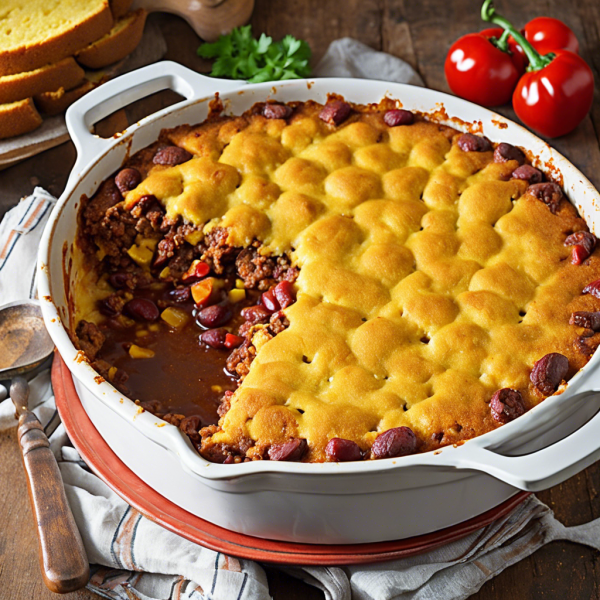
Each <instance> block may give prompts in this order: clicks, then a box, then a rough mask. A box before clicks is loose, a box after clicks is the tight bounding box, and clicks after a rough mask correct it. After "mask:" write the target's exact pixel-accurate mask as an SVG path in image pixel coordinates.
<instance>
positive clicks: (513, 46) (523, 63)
mask: <svg viewBox="0 0 600 600" xmlns="http://www.w3.org/2000/svg"><path fill="white" fill-rule="evenodd" d="M503 33H504V29H502V27H491V28H490V29H484V30H483V31H480V32H479V35H483V36H484V37H486V38H488V39H490V38H495V39H497V40H499V39H500V38H501V37H502V34H503ZM507 44H508V49H509V50H510V52H511V55H510V58H511V60H512V61H513V63H514V65H515V67H517V71H519V73H525V68H526V67H527V57H526V56H525V52H523V48H521V46H519V44H517V42H515V40H514V39H513V37H512V35H509V36H508V40H507Z"/></svg>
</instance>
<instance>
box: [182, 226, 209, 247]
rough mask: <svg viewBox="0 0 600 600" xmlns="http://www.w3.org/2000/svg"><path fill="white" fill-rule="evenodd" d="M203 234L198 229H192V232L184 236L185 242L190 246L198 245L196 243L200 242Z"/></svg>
mask: <svg viewBox="0 0 600 600" xmlns="http://www.w3.org/2000/svg"><path fill="white" fill-rule="evenodd" d="M203 237H204V234H203V233H202V232H201V231H199V230H198V229H194V231H190V233H188V234H187V235H185V236H184V239H185V241H186V242H187V243H188V244H191V245H192V246H195V245H196V244H198V242H201V241H202V238H203Z"/></svg>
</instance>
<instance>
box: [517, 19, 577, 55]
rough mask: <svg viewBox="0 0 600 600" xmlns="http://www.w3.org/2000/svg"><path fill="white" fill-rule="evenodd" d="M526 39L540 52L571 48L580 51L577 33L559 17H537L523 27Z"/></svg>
mask: <svg viewBox="0 0 600 600" xmlns="http://www.w3.org/2000/svg"><path fill="white" fill-rule="evenodd" d="M523 35H524V36H525V39H526V40H527V41H528V42H529V43H530V44H531V45H532V46H533V47H534V48H535V49H536V50H537V51H538V52H539V53H540V54H548V53H549V52H556V50H570V51H571V52H575V54H578V53H579V42H578V41H577V38H576V37H575V34H574V33H573V32H572V31H571V30H570V29H569V28H568V27H567V26H566V25H565V24H564V23H563V22H562V21H559V20H558V19H553V18H552V17H537V18H535V19H533V20H532V21H529V23H527V25H525V27H524V28H523Z"/></svg>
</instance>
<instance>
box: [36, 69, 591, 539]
mask: <svg viewBox="0 0 600 600" xmlns="http://www.w3.org/2000/svg"><path fill="white" fill-rule="evenodd" d="M162 89H173V90H175V91H176V92H178V93H179V94H181V95H183V96H184V97H185V98H186V100H184V101H182V102H180V103H178V104H176V105H174V106H171V107H169V108H166V109H164V110H161V111H160V112H158V113H155V114H153V115H151V116H150V117H147V118H145V119H143V120H142V121H140V122H139V123H136V124H134V125H132V126H131V127H129V129H127V130H126V131H125V132H123V134H122V135H120V136H118V137H114V138H111V139H102V138H99V137H96V136H94V135H92V134H91V133H90V128H91V126H92V125H93V124H94V123H95V122H97V121H98V120H100V119H101V118H103V117H105V116H107V115H108V114H110V113H112V112H114V111H115V110H117V109H119V108H121V107H123V106H126V105H127V104H129V103H131V102H133V101H135V100H138V99H140V98H142V97H144V96H147V95H149V94H152V93H154V92H157V91H159V90H162ZM215 92H219V94H220V97H221V99H222V100H223V101H224V103H225V107H226V113H232V114H240V113H241V112H243V111H245V110H247V109H248V108H250V107H251V106H252V105H253V104H254V103H255V102H258V101H264V100H266V99H267V98H273V99H277V100H280V101H283V102H286V101H293V100H309V99H312V100H316V101H319V102H325V101H326V98H327V94H328V93H332V92H335V93H338V94H341V95H343V96H344V97H345V98H346V99H347V100H349V101H352V102H357V103H371V102H378V101H379V100H380V99H381V98H383V97H384V96H386V95H387V96H390V97H392V98H395V99H399V100H400V101H401V102H402V104H403V106H404V107H405V108H407V109H410V110H417V111H421V112H423V113H429V114H430V115H431V118H432V119H433V120H436V121H438V122H442V123H446V124H449V125H452V126H454V127H457V128H458V129H463V130H472V131H477V132H482V133H483V134H485V135H486V136H487V137H489V138H490V139H491V140H492V141H495V142H500V141H504V142H509V143H511V144H514V145H517V146H521V147H524V148H527V149H528V150H530V151H532V152H533V154H534V155H535V156H536V157H537V159H536V162H535V165H536V166H538V167H539V168H541V169H542V170H545V171H547V172H548V171H551V172H552V173H553V175H554V177H556V178H559V179H562V182H561V183H562V186H563V188H564V191H565V193H566V195H567V196H568V198H569V199H570V201H571V202H572V203H573V204H575V206H576V207H577V209H578V210H579V212H580V214H581V215H582V216H583V217H584V218H585V220H586V221H587V223H588V225H589V227H590V229H591V230H592V231H594V232H596V233H598V231H599V227H598V226H599V224H600V212H599V211H600V195H599V194H598V192H597V191H596V190H595V189H594V188H593V186H592V185H591V183H590V182H589V181H588V180H587V179H586V178H585V176H584V175H583V174H582V173H580V172H579V171H578V170H577V169H576V168H575V167H574V166H573V165H572V164H571V163H569V162H568V161H567V160H566V159H565V158H564V157H563V156H561V155H560V154H559V153H557V152H556V151H555V150H554V149H552V148H551V147H549V146H548V145H547V144H546V143H545V142H543V141H542V140H540V139H539V138H537V137H536V136H534V135H533V134H531V133H529V132H528V131H527V130H526V129H524V128H523V127H520V126H519V125H516V124H515V123H513V122H511V121H508V120H507V119H505V118H504V117H502V116H500V115H498V114H495V113H493V112H491V111H489V110H486V109H484V108H481V107H479V106H476V105H474V104H471V103H469V102H466V101H464V100H461V99H458V98H455V97H452V96H448V95H446V94H442V93H440V92H436V91H433V90H428V89H423V88H418V87H412V86H408V85H401V84H393V83H386V82H381V81H367V80H356V79H341V78H340V79H319V80H316V81H305V80H292V81H285V82H278V83H265V84H255V85H246V84H244V83H242V82H236V81H223V80H217V79H212V78H208V77H204V76H201V75H199V74H197V73H195V72H192V71H189V70H188V69H185V68H184V67H182V66H181V65H178V64H176V63H171V62H161V63H157V64H154V65H151V66H149V67H145V68H143V69H140V70H138V71H135V72H132V73H128V74H126V75H124V76H122V77H119V78H117V79H115V80H113V81H110V82H109V83H107V84H104V85H102V86H101V87H99V88H98V89H96V90H94V91H92V92H91V93H89V94H88V95H86V96H84V97H83V98H82V99H81V100H79V101H78V102H77V103H75V104H74V105H73V106H72V107H71V108H70V109H69V111H68V112H67V126H68V128H69V132H70V134H71V137H72V139H73V141H74V143H75V146H76V148H77V152H78V157H77V162H76V164H75V166H74V168H73V171H72V173H71V176H70V178H69V180H68V183H67V186H66V189H65V191H64V193H63V194H62V196H61V197H60V199H59V201H58V203H57V205H56V208H55V209H54V211H53V213H52V215H51V217H50V220H49V222H48V225H47V227H46V231H45V232H44V237H43V239H42V242H41V246H40V253H39V265H38V268H39V273H38V275H39V295H40V299H41V302H42V309H43V314H44V319H45V322H46V326H47V327H48V331H49V332H50V335H51V336H52V338H53V340H54V342H55V344H56V346H57V348H58V350H59V352H60V354H61V355H62V357H63V358H64V360H65V362H66V364H67V365H68V367H69V369H70V370H71V372H72V374H73V377H74V381H75V385H76V388H77V391H78V393H79V395H80V398H81V401H82V403H83V406H84V408H85V410H86V412H87V413H88V415H89V417H90V419H91V420H92V422H93V423H94V425H95V426H96V428H97V429H98V430H99V432H100V434H101V435H102V436H103V437H104V439H105V440H106V441H107V442H108V444H109V445H110V446H111V448H112V449H113V450H114V452H115V453H116V454H117V455H118V456H119V458H120V459H121V460H122V461H123V462H124V463H125V464H126V465H127V466H128V467H129V468H130V469H132V470H133V471H134V472H135V473H136V474H137V475H138V476H139V477H140V478H141V479H142V480H143V481H145V482H146V483H148V484H149V485H150V486H151V487H153V488H154V489H156V490H157V491H158V492H159V493H160V494H162V495H163V496H165V497H167V498H168V499H169V500H171V501H173V502H175V503H176V504H178V505H179V506H181V507H182V508H185V509H186V510H188V511H189V512H191V513H193V514H196V515H198V516H200V517H202V518H203V519H206V520H208V521H210V522H212V523H215V524H217V525H220V526H222V527H225V528H227V529H230V530H233V531H236V532H240V533H244V534H248V535H254V536H258V537H263V538H272V539H279V540H287V541H298V542H309V543H311V542H312V543H328V544H334V543H342V544H343V543H362V542H374V541H384V540H393V539H402V538H406V537H411V536H415V535H419V534H424V533H428V532H432V531H436V530H439V529H442V528H444V527H448V526H451V525H454V524H456V523H459V522H462V521H464V520H466V519H469V518H471V517H473V516H475V515H478V514H481V513H483V512H484V511H486V510H489V509H490V508H492V507H494V506H497V505H498V504H500V503H501V502H503V501H504V500H506V499H507V498H509V497H511V496H512V495H514V494H515V493H516V492H517V490H518V489H522V490H531V491H536V490H540V489H544V488H547V487H550V486H552V485H555V484H557V483H560V482H562V481H564V480H565V479H567V478H568V477H570V476H572V475H573V474H575V473H577V472H578V471H580V470H582V469H584V468H585V467H587V466H588V465H590V464H591V463H593V462H594V461H596V460H597V459H598V458H600V413H599V412H598V410H599V408H600V394H594V393H593V392H594V391H595V390H600V372H597V366H598V362H599V361H600V354H599V353H596V355H594V356H593V357H592V359H591V360H590V362H589V363H588V365H587V366H586V367H585V368H584V369H582V370H581V371H580V372H579V373H577V374H576V375H575V376H574V377H573V378H572V379H571V381H570V382H569V383H568V385H567V386H565V387H563V388H561V389H560V390H559V392H558V393H557V394H556V395H554V396H552V397H550V398H548V399H546V400H545V401H544V402H542V403H541V404H540V405H538V406H536V407H535V408H534V409H532V410H531V411H529V412H528V413H526V414H525V415H523V416H522V417H520V418H518V419H516V420H515V421H513V422H511V423H508V424H506V425H504V426H503V427H501V428H499V429H497V430H495V431H492V432H490V433H487V434H485V435H482V436H480V437H478V438H475V439H473V440H470V441H467V442H466V443H464V444H462V445H460V446H458V447H446V448H443V449H442V450H440V451H437V452H429V453H424V454H417V455H413V456H407V457H403V458H398V459H386V460H379V461H365V462H355V463H354V462H353V463H324V464H305V463H289V462H270V461H255V462H251V463H242V464H238V465H220V464H214V463H210V462H207V461H206V460H204V459H203V458H202V457H201V456H200V455H199V454H198V453H197V452H196V451H195V450H194V449H193V447H192V445H191V444H190V442H189V440H188V439H187V437H186V436H184V435H183V434H181V433H180V431H179V429H177V428H176V427H173V426H172V425H164V422H162V421H160V419H158V418H156V417H154V416H153V415H152V414H150V413H148V412H144V413H141V414H140V413H139V409H138V407H137V406H136V405H135V404H134V403H133V402H132V401H131V400H129V399H128V398H126V397H123V396H121V394H120V393H119V392H118V391H117V390H116V389H115V388H114V387H112V385H110V384H109V383H108V382H106V381H104V380H103V379H102V378H100V377H98V374H97V373H96V372H95V371H94V370H93V369H92V367H91V366H90V365H89V364H88V363H87V362H86V361H85V360H82V359H81V355H80V353H79V352H78V351H77V349H76V348H75V347H74V345H73V344H72V342H71V340H70V338H69V336H68V334H67V330H66V328H67V327H70V326H72V325H73V323H71V321H70V319H71V318H72V315H71V314H70V309H69V297H70V294H71V291H70V290H71V288H72V285H73V282H74V281H75V279H76V277H77V266H76V265H77V261H76V260H73V257H74V250H75V249H74V238H75V232H76V227H77V213H78V209H79V206H80V202H81V197H82V195H84V194H85V195H87V196H88V197H89V196H91V195H92V194H93V193H94V192H95V191H96V189H97V188H98V186H99V185H100V183H101V182H102V181H103V180H104V179H105V178H106V177H108V176H109V175H111V174H112V173H113V172H114V171H116V170H117V169H118V168H119V167H120V166H121V165H122V164H123V162H124V161H125V160H126V158H127V157H128V156H130V155H131V154H133V153H135V152H136V151H138V150H140V149H141V148H144V147H145V146H147V145H149V144H151V143H152V142H154V141H155V140H156V139H157V137H158V135H159V133H160V130H161V129H163V128H171V127H175V126H177V125H181V124H187V123H189V124H193V123H199V122H201V121H203V120H204V119H205V117H206V116H207V112H208V103H209V101H210V100H211V99H213V98H214V94H215Z"/></svg>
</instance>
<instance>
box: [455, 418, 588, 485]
mask: <svg viewBox="0 0 600 600" xmlns="http://www.w3.org/2000/svg"><path fill="white" fill-rule="evenodd" d="M599 435H600V411H599V412H597V413H596V414H595V415H594V416H593V417H592V418H591V419H590V420H589V421H588V422H587V423H585V424H584V425H583V426H582V427H580V428H579V429H577V430H576V431H574V432H573V433H572V434H571V435H568V436H567V437H565V438H563V439H562V440H559V441H558V442H555V443H554V444H551V445H550V446H547V447H545V448H542V449H541V450H537V451H535V452H532V453H530V454H525V455H522V456H505V455H502V454H498V453H497V452H494V451H493V450H490V449H489V448H484V447H483V446H482V445H480V444H479V443H478V440H477V438H475V439H474V440H472V441H471V442H469V443H468V444H467V445H468V447H469V451H468V452H465V454H464V456H463V457H461V459H460V460H459V461H458V462H457V464H455V466H457V467H459V468H472V469H476V470H477V471H482V472H484V473H487V474H488V475H491V476H492V477H495V478H496V479H500V480H501V481H504V482H505V483H508V484H509V485H512V486H514V487H516V488H519V489H521V490H526V491H529V492H539V491H541V490H545V489H548V488H549V487H552V486H554V485H558V484H559V483H562V482H563V481H566V480H567V479H568V478H569V477H572V476H573V475H575V474H577V473H579V472H580V471H582V470H583V469H586V468H587V467H589V466H590V465H591V464H592V463H594V462H596V461H597V460H598V459H599V458H600V444H599V443H598V437H599ZM464 449H465V450H466V447H464Z"/></svg>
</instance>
